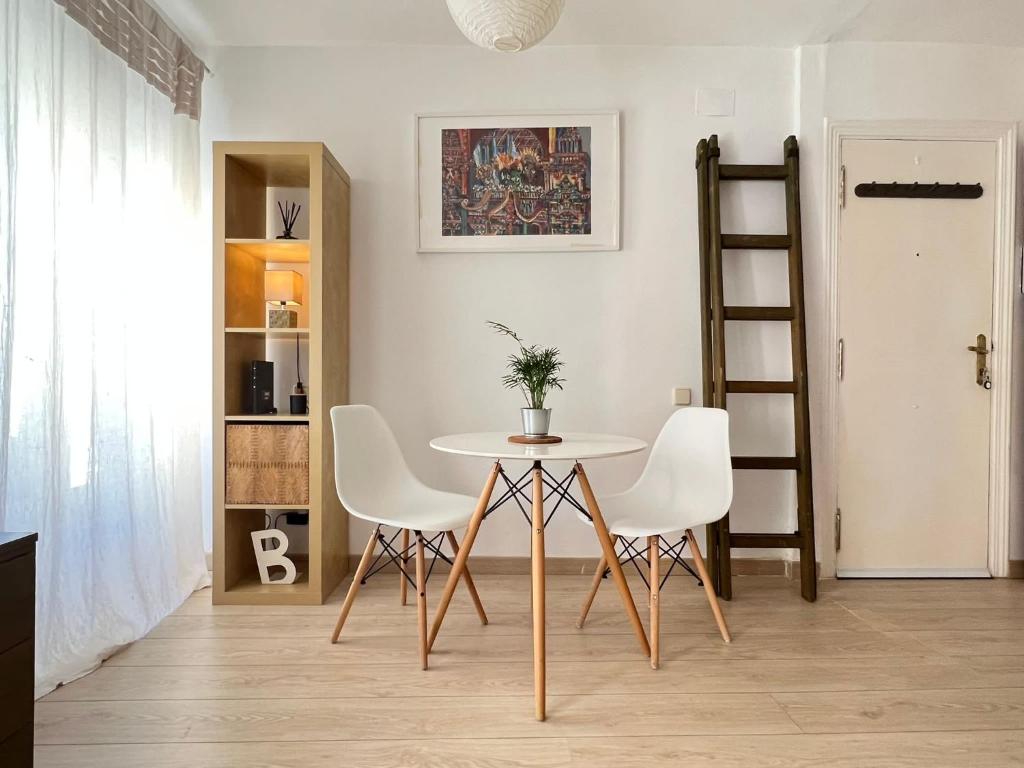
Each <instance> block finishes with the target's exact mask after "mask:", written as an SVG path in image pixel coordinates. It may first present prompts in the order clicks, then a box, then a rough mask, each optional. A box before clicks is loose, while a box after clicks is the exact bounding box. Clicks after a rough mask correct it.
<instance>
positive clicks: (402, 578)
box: [398, 528, 409, 605]
mask: <svg viewBox="0 0 1024 768" xmlns="http://www.w3.org/2000/svg"><path fill="white" fill-rule="evenodd" d="M408 551H409V529H408V528H403V529H402V556H401V557H400V558H398V583H399V587H398V594H399V597H401V599H402V605H405V603H406V599H407V597H408V594H409V579H408V578H406V575H407V574H408V572H409V569H408V564H409V558H408V557H407V556H406V554H405V553H406V552H408Z"/></svg>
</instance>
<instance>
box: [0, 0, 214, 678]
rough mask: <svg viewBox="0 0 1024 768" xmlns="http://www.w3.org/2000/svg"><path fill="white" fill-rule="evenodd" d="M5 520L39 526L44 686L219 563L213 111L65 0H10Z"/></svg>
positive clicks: (4, 255) (4, 241)
mask: <svg viewBox="0 0 1024 768" xmlns="http://www.w3.org/2000/svg"><path fill="white" fill-rule="evenodd" d="M0 20H2V24H3V32H2V33H0V36H2V37H0V46H2V47H0V68H2V71H0V137H2V146H3V149H4V153H3V155H2V156H0V311H2V314H0V529H3V530H8V531H29V530H31V531H38V532H39V546H38V579H37V593H38V597H37V642H36V686H37V694H42V693H44V692H46V691H47V690H50V689H51V688H53V687H54V686H55V685H57V684H58V683H60V682H64V681H68V680H71V679H74V678H75V677H77V676H79V675H81V674H83V673H85V672H87V671H89V670H90V669H92V668H93V667H95V666H96V664H97V663H98V662H99V661H100V660H101V659H102V658H104V657H105V656H108V655H110V653H111V652H112V651H113V650H115V649H116V648H118V647H119V646H121V645H124V644H125V643H128V642H130V641H132V640H135V639H137V638H139V637H140V636H141V635H143V634H145V633H146V632H147V631H148V630H149V629H150V628H151V627H152V626H153V625H154V624H156V623H157V622H158V621H160V619H162V618H163V617H164V616H166V615H167V614H168V613H169V612H170V611H172V610H173V609H174V608H175V607H177V606H178V605H179V604H180V603H181V601H182V600H183V599H184V598H185V597H186V596H187V595H188V594H189V592H190V591H191V590H193V589H194V588H196V587H197V586H200V585H202V584H204V583H205V580H206V578H207V573H206V565H205V556H204V552H203V542H202V521H201V477H200V436H199V431H200V419H201V413H202V412H203V410H204V409H205V407H206V404H207V403H208V395H206V394H205V393H206V390H207V389H208V382H209V380H210V378H209V365H210V363H209V344H208V342H207V341H206V338H207V337H208V328H209V326H208V323H207V320H208V317H209V300H210V297H209V295H208V278H207V276H206V272H207V271H208V258H207V251H208V248H206V247H204V243H203V241H202V239H200V238H198V237H197V227H196V223H197V209H198V204H199V192H198V188H197V184H198V144H199V137H198V123H197V122H196V121H195V120H191V119H189V118H188V117H186V116H183V115H175V114H174V108H173V106H172V104H171V102H170V101H169V100H168V98H167V97H166V96H165V95H163V94H161V93H159V92H158V91H157V90H156V89H154V88H153V87H151V86H149V85H147V83H146V82H145V80H144V79H143V77H142V76H140V75H139V74H137V73H136V72H134V71H131V70H130V69H129V68H128V66H127V65H126V64H125V63H124V61H123V60H122V59H121V58H119V57H118V56H116V55H115V54H113V53H111V52H110V51H108V50H106V49H105V48H103V47H102V46H101V45H100V44H99V43H98V42H97V41H96V39H95V38H94V37H93V36H92V35H90V34H89V32H88V31H86V30H85V29H84V28H83V27H82V26H80V25H79V24H77V23H76V22H75V21H73V20H71V19H70V18H68V17H67V16H66V15H65V13H64V12H63V10H62V9H61V8H60V7H59V6H57V5H56V4H55V3H54V2H53V0H0Z"/></svg>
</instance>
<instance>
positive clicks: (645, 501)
mask: <svg viewBox="0 0 1024 768" xmlns="http://www.w3.org/2000/svg"><path fill="white" fill-rule="evenodd" d="M731 503H732V458H731V456H730V453H729V414H728V413H726V412H725V411H724V410H721V409H719V408H682V409H680V410H678V411H676V412H675V413H674V414H672V416H671V417H670V418H669V420H668V421H667V422H666V423H665V426H664V427H662V429H661V433H660V434H659V435H658V439H657V440H655V441H654V446H653V447H652V448H651V455H650V458H649V459H648V461H647V466H646V467H645V468H644V471H643V473H642V474H641V475H640V479H639V480H637V481H636V483H635V484H634V485H633V487H632V488H630V489H629V490H628V491H625V492H624V493H619V494H616V495H614V496H605V497H604V498H601V499H599V500H598V504H599V506H600V507H601V514H602V515H603V516H604V519H605V522H606V523H607V525H608V531H609V533H611V535H612V536H613V537H616V539H638V538H646V539H647V550H648V551H647V556H646V558H645V559H646V560H647V562H648V563H649V565H650V576H649V586H650V589H651V598H650V607H651V666H653V667H654V668H655V669H657V667H658V663H659V658H658V646H659V623H660V612H661V608H660V605H659V600H658V596H659V595H658V593H659V591H660V586H661V584H660V581H661V574H660V570H659V569H660V563H659V560H660V559H661V554H662V549H661V540H662V538H661V537H663V536H665V535H666V534H669V533H672V532H674V531H680V530H682V531H685V532H686V539H687V542H688V543H689V545H690V549H691V551H692V553H693V561H694V565H695V566H696V567H697V573H698V575H699V576H700V579H701V581H702V582H703V583H704V590H705V592H706V594H707V598H708V602H709V603H710V604H711V611H712V613H714V616H715V621H716V622H717V624H718V629H719V631H720V632H721V633H722V639H723V640H725V642H727V643H728V642H730V641H731V639H732V638H731V637H730V636H729V629H728V627H727V626H726V624H725V618H724V617H723V616H722V610H721V607H720V606H719V605H718V598H717V597H716V596H715V590H714V588H713V587H712V585H711V580H710V579H709V578H708V572H707V569H706V568H705V566H704V558H703V557H701V553H700V547H699V546H698V544H697V539H696V538H695V537H694V535H693V528H695V527H697V526H698V525H706V524H708V523H713V522H715V521H716V520H720V519H721V518H722V517H723V516H724V515H725V513H726V512H727V511H728V510H729V505H730V504H731ZM580 519H581V520H583V521H584V522H586V523H588V524H589V523H590V520H589V518H587V517H585V516H583V515H582V514H581V515H580ZM672 556H673V557H676V555H675V554H673V555H672ZM605 569H606V563H605V560H604V558H603V557H602V558H601V561H600V562H599V563H598V566H597V572H596V573H595V574H594V582H593V585H592V586H591V590H590V594H589V595H588V596H587V600H586V601H585V602H584V604H583V610H582V612H581V614H580V620H579V622H578V623H577V626H579V627H581V628H582V626H583V623H584V621H586V618H587V613H588V612H589V611H590V606H591V604H592V603H593V601H594V596H595V595H596V594H597V589H598V587H599V586H600V585H601V581H602V580H603V576H604V573H605Z"/></svg>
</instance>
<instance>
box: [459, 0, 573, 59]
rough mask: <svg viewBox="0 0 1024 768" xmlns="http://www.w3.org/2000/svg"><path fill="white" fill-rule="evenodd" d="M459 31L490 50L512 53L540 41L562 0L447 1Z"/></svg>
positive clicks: (555, 17)
mask: <svg viewBox="0 0 1024 768" xmlns="http://www.w3.org/2000/svg"><path fill="white" fill-rule="evenodd" d="M446 2H447V3H448V13H450V14H451V16H452V19H454V20H455V24H456V25H457V26H458V27H459V30H460V31H461V32H462V34H464V35H465V36H466V37H467V38H468V39H469V40H470V42H472V43H475V44H476V45H479V46H480V47H481V48H486V49H488V50H491V51H501V52H503V53H515V52H516V51H525V50H526V49H527V48H531V47H532V46H534V45H536V44H537V43H539V42H540V41H541V40H543V39H544V38H545V37H546V36H547V34H548V32H550V31H551V30H552V29H554V28H555V24H557V23H558V17H559V16H561V14H562V8H564V7H565V0H446Z"/></svg>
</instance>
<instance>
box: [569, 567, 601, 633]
mask: <svg viewBox="0 0 1024 768" xmlns="http://www.w3.org/2000/svg"><path fill="white" fill-rule="evenodd" d="M607 570H608V561H607V560H605V559H604V555H601V559H600V560H598V561H597V570H596V571H594V580H593V581H592V582H591V583H590V593H589V594H588V595H587V598H586V600H584V601H583V608H582V609H581V610H580V617H579V618H578V619H576V629H583V625H584V624H585V623H586V621H587V615H588V614H589V613H590V606H592V605H593V604H594V598H595V597H597V590H598V588H599V587H600V586H601V582H602V581H604V572H605V571H607Z"/></svg>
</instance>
